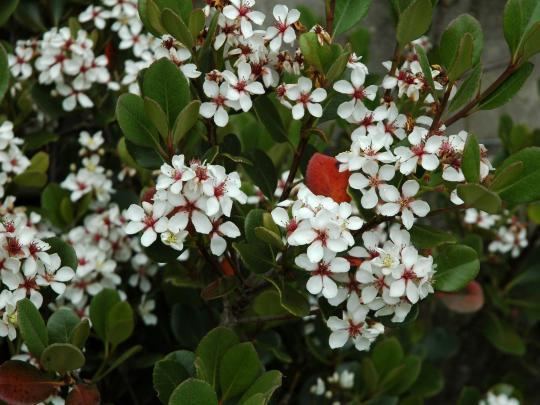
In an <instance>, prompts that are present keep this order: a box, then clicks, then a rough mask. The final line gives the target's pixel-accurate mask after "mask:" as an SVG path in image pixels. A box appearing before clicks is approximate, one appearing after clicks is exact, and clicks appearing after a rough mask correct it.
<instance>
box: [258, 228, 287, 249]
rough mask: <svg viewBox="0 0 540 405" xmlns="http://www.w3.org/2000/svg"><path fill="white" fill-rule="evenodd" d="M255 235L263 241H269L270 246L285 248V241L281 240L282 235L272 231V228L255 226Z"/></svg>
mask: <svg viewBox="0 0 540 405" xmlns="http://www.w3.org/2000/svg"><path fill="white" fill-rule="evenodd" d="M255 235H256V236H257V238H258V239H260V240H261V241H262V242H265V243H268V244H269V245H270V246H273V247H275V248H276V249H279V250H281V249H283V241H282V240H281V236H280V235H278V234H276V233H274V232H272V231H271V230H269V229H266V228H264V227H262V226H258V227H256V228H255Z"/></svg>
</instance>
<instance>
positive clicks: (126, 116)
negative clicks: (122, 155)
mask: <svg viewBox="0 0 540 405" xmlns="http://www.w3.org/2000/svg"><path fill="white" fill-rule="evenodd" d="M116 119H117V120H118V125H120V128H121V129H122V132H123V133H124V136H125V137H126V139H127V140H129V141H130V142H132V143H134V144H135V145H138V146H146V147H149V148H153V147H154V146H155V145H156V144H159V139H158V133H157V131H156V130H155V129H154V125H153V124H152V122H151V121H150V119H149V118H148V117H147V115H146V111H145V109H144V101H143V99H142V98H141V97H139V96H137V95H135V94H130V93H126V94H122V95H121V96H120V98H119V99H118V103H117V104H116ZM128 149H129V148H128Z"/></svg>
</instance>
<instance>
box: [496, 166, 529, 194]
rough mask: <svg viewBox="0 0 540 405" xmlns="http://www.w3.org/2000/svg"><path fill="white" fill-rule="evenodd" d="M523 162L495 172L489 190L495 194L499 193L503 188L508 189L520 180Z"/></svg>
mask: <svg viewBox="0 0 540 405" xmlns="http://www.w3.org/2000/svg"><path fill="white" fill-rule="evenodd" d="M523 166H524V165H523V162H522V161H520V160H518V161H517V162H513V163H511V164H509V165H507V166H505V167H503V168H500V169H498V170H497V171H496V172H495V177H494V178H493V181H492V182H491V184H490V185H489V188H490V189H491V190H493V191H496V192H501V191H503V190H504V189H505V188H507V187H510V186H512V185H514V184H515V183H517V182H518V181H519V180H520V179H521V173H522V172H523Z"/></svg>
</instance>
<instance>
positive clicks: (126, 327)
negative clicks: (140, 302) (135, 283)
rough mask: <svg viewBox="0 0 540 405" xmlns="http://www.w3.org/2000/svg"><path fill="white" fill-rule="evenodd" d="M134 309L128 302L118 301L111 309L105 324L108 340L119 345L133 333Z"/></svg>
mask: <svg viewBox="0 0 540 405" xmlns="http://www.w3.org/2000/svg"><path fill="white" fill-rule="evenodd" d="M133 328H134V321H133V309H132V308H131V306H130V305H129V303H128V302H126V301H123V302H117V303H116V304H114V306H113V307H112V308H110V309H109V312H108V314H107V321H106V324H105V333H106V336H107V341H109V342H111V343H112V344H113V345H117V344H119V343H122V342H123V341H125V340H127V339H128V338H129V337H130V336H131V334H132V333H133Z"/></svg>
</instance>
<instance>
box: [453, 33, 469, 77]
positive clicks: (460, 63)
mask: <svg viewBox="0 0 540 405" xmlns="http://www.w3.org/2000/svg"><path fill="white" fill-rule="evenodd" d="M473 50H474V42H473V36H472V35H471V34H469V33H468V32H467V33H465V34H464V35H463V36H462V37H461V39H460V41H459V47H458V49H457V53H456V57H455V59H454V62H453V63H452V66H451V67H450V69H449V70H448V78H449V79H450V80H451V81H452V82H453V81H456V80H457V79H459V78H460V77H461V76H462V75H463V74H464V73H465V72H466V71H467V70H469V69H470V68H471V66H472V57H473Z"/></svg>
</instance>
